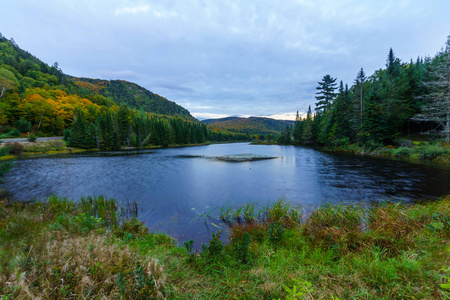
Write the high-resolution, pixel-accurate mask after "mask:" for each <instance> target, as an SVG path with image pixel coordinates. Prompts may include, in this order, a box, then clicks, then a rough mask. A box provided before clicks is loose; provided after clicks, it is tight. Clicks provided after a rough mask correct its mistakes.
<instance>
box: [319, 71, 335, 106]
mask: <svg viewBox="0 0 450 300" xmlns="http://www.w3.org/2000/svg"><path fill="white" fill-rule="evenodd" d="M318 84H319V86H318V87H317V88H316V89H317V90H318V92H316V99H317V100H318V102H316V111H317V112H318V113H321V112H325V111H327V110H328V109H329V108H330V107H331V104H332V102H333V100H334V98H335V97H336V94H335V90H336V78H331V76H330V75H325V76H324V77H323V78H322V81H320V82H318Z"/></svg>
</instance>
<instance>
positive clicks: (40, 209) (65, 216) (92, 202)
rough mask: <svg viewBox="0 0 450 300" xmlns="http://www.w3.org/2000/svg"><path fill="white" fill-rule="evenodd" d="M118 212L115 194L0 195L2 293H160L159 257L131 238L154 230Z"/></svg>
mask: <svg viewBox="0 0 450 300" xmlns="http://www.w3.org/2000/svg"><path fill="white" fill-rule="evenodd" d="M131 210H133V209H132V208H131ZM124 217H125V215H122V214H121V213H119V210H118V205H117V203H116V201H115V200H113V199H107V198H105V197H102V196H99V197H88V198H83V199H82V200H81V201H80V202H73V201H69V200H67V199H65V198H60V197H57V196H51V197H49V198H48V199H47V201H46V202H45V203H41V202H37V203H9V202H8V201H6V200H3V201H2V202H1V203H0V270H1V272H0V299H102V298H103V299H159V298H165V296H164V293H165V291H164V290H165V284H166V274H165V271H164V269H163V267H162V266H161V264H160V263H159V261H158V260H157V259H155V258H152V257H147V256H145V255H141V254H139V253H138V252H137V251H136V250H133V249H132V248H130V246H129V243H131V242H132V241H138V240H142V241H143V243H145V244H146V245H151V244H154V243H155V239H158V238H157V237H154V236H153V235H151V234H149V233H148V228H146V227H145V226H144V225H143V224H142V222H140V221H138V220H137V219H135V218H133V217H128V218H124ZM118 238H119V239H120V240H121V241H124V242H125V243H122V242H120V241H117V239H118ZM165 241H167V239H165ZM165 241H164V242H165Z"/></svg>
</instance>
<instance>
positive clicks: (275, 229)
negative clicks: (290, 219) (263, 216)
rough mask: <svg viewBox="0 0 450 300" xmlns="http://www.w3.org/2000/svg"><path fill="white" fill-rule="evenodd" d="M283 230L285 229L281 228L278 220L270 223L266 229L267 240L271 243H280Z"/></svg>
mask: <svg viewBox="0 0 450 300" xmlns="http://www.w3.org/2000/svg"><path fill="white" fill-rule="evenodd" d="M284 231H285V230H284V228H283V225H281V223H280V222H273V223H270V224H269V228H268V230H267V233H268V236H269V241H270V242H271V243H272V244H273V245H279V244H280V243H281V240H282V239H283V234H284Z"/></svg>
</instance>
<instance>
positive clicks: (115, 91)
mask: <svg viewBox="0 0 450 300" xmlns="http://www.w3.org/2000/svg"><path fill="white" fill-rule="evenodd" d="M71 79H72V81H73V82H74V83H75V84H76V85H77V86H79V87H80V88H82V89H83V90H89V91H90V92H93V93H97V94H100V95H102V96H104V97H106V98H108V99H111V100H113V101H114V103H116V104H118V105H119V104H121V103H126V104H127V105H128V107H130V108H134V109H137V110H144V111H146V112H150V113H155V114H161V115H170V116H180V117H183V118H186V119H190V120H194V117H192V116H191V114H190V113H189V111H188V110H187V109H185V108H183V107H181V106H180V105H178V104H176V103H175V102H172V101H169V100H167V99H166V98H164V97H161V96H159V95H157V94H154V93H152V92H150V91H149V90H147V89H145V88H143V87H141V86H139V85H137V84H135V83H132V82H128V81H124V80H101V79H92V78H84V77H81V78H78V77H71Z"/></svg>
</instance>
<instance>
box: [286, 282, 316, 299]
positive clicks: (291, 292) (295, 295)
mask: <svg viewBox="0 0 450 300" xmlns="http://www.w3.org/2000/svg"><path fill="white" fill-rule="evenodd" d="M293 281H294V282H295V283H296V284H294V285H293V286H292V288H290V287H288V286H286V285H284V284H283V288H284V290H285V291H286V293H287V296H286V298H285V299H287V300H295V299H304V297H306V299H314V298H313V296H312V294H311V293H312V292H314V290H313V289H312V287H311V286H312V283H311V282H309V281H301V280H298V279H293Z"/></svg>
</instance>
